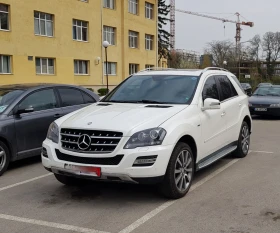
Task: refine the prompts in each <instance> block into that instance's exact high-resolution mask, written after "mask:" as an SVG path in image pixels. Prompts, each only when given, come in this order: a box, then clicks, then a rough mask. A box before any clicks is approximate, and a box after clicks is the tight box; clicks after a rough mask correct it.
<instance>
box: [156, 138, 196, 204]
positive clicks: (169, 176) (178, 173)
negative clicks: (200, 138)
mask: <svg viewBox="0 0 280 233" xmlns="http://www.w3.org/2000/svg"><path fill="white" fill-rule="evenodd" d="M183 157H184V161H183ZM183 164H184V165H183ZM182 165H183V167H182ZM194 170H195V160H194V156H193V153H192V150H191V148H190V146H189V145H188V144H186V143H183V142H179V143H178V144H177V145H176V147H175V148H174V150H173V152H172V155H171V158H170V161H169V164H168V166H167V170H166V173H165V177H164V180H163V182H162V183H161V184H160V189H161V192H162V193H163V195H164V196H166V197H168V198H172V199H178V198H181V197H183V196H185V195H186V194H187V193H188V191H189V189H190V187H191V184H192V181H193V176H194ZM180 177H181V178H180Z"/></svg>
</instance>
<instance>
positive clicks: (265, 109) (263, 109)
mask: <svg viewBox="0 0 280 233" xmlns="http://www.w3.org/2000/svg"><path fill="white" fill-rule="evenodd" d="M255 111H257V112H266V111H267V108H255Z"/></svg>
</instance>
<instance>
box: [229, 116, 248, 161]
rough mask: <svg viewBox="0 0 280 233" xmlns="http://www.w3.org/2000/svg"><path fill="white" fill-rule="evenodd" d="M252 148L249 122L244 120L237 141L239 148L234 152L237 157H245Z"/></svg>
mask: <svg viewBox="0 0 280 233" xmlns="http://www.w3.org/2000/svg"><path fill="white" fill-rule="evenodd" d="M249 148H250V128H249V126H248V124H247V122H245V121H243V123H242V125H241V129H240V133H239V138H238V142H237V149H236V150H235V151H234V152H233V156H234V157H236V158H244V157H246V156H247V154H248V153H249Z"/></svg>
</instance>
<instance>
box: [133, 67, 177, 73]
mask: <svg viewBox="0 0 280 233" xmlns="http://www.w3.org/2000/svg"><path fill="white" fill-rule="evenodd" d="M164 70H175V69H174V68H164V67H150V68H147V69H144V70H140V71H138V72H137V73H141V72H145V71H164Z"/></svg>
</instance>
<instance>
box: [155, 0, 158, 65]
mask: <svg viewBox="0 0 280 233" xmlns="http://www.w3.org/2000/svg"><path fill="white" fill-rule="evenodd" d="M155 67H158V0H156V64H155Z"/></svg>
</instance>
